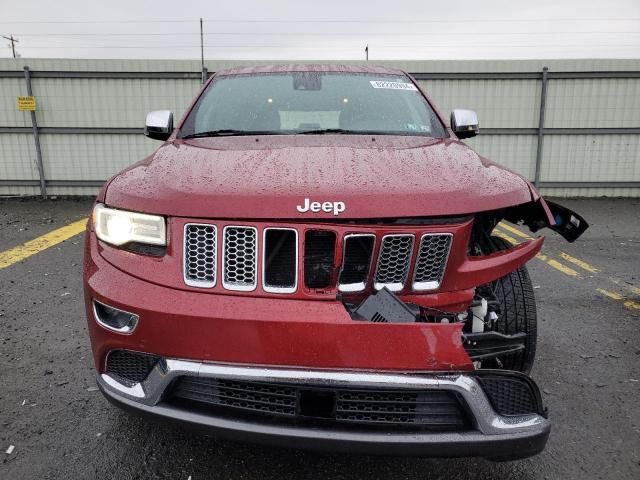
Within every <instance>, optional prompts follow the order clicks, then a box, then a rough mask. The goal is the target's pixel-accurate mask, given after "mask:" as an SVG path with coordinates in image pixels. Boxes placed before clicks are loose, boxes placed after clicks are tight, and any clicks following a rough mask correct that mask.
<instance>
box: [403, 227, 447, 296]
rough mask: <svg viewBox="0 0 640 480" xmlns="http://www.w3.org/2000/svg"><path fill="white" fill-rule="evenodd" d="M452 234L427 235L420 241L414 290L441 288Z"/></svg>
mask: <svg viewBox="0 0 640 480" xmlns="http://www.w3.org/2000/svg"><path fill="white" fill-rule="evenodd" d="M452 238H453V236H452V235H451V234H427V235H423V236H422V239H421V240H420V248H419V249H418V258H417V260H416V267H415V273H414V277H413V289H414V290H435V289H436V288H438V287H439V286H440V283H441V282H442V277H443V275H444V270H445V267H446V265H447V259H448V258H449V250H450V249H451V239H452Z"/></svg>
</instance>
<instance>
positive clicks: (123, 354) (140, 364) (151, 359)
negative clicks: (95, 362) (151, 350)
mask: <svg viewBox="0 0 640 480" xmlns="http://www.w3.org/2000/svg"><path fill="white" fill-rule="evenodd" d="M158 360H159V357H157V356H155V355H148V354H145V353H137V352H129V351H127V350H113V351H111V352H109V355H108V356H107V373H109V374H110V375H111V376H113V377H115V378H116V379H117V380H118V381H120V382H121V383H123V384H125V385H128V386H132V385H135V384H136V383H140V382H142V381H143V380H144V379H145V378H147V375H149V372H150V371H151V370H152V369H153V367H154V366H155V365H156V363H157V362H158Z"/></svg>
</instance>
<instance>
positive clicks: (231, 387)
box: [172, 377, 296, 416]
mask: <svg viewBox="0 0 640 480" xmlns="http://www.w3.org/2000/svg"><path fill="white" fill-rule="evenodd" d="M172 395H173V396H174V397H178V398H183V399H187V400H193V401H196V402H202V403H206V404H209V405H219V406H226V407H232V408H238V409H242V410H249V411H253V412H259V413H270V414H274V415H290V416H293V415H295V413H296V390H295V389H294V388H293V387H289V386H281V385H269V384H264V383H258V382H240V381H231V380H219V379H215V378H197V377H181V378H180V379H179V380H178V381H177V383H176V385H175V386H174V388H173V391H172Z"/></svg>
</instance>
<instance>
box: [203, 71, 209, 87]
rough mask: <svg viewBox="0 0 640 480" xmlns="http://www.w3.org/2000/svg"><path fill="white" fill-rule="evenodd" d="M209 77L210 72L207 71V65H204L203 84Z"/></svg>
mask: <svg viewBox="0 0 640 480" xmlns="http://www.w3.org/2000/svg"><path fill="white" fill-rule="evenodd" d="M208 78H209V72H208V71H207V67H202V84H203V85H204V84H205V83H207V79H208Z"/></svg>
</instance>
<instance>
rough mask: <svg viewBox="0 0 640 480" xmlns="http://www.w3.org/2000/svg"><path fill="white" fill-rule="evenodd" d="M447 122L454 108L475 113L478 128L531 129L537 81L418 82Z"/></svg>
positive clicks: (536, 106)
mask: <svg viewBox="0 0 640 480" xmlns="http://www.w3.org/2000/svg"><path fill="white" fill-rule="evenodd" d="M420 83H421V84H422V85H424V86H425V88H426V91H427V92H428V93H429V95H430V96H431V97H432V98H433V100H434V103H435V104H436V106H437V107H438V109H439V110H440V111H441V112H442V114H443V115H445V117H446V118H447V119H448V118H449V112H451V110H453V109H454V108H468V109H471V110H475V111H476V112H477V113H478V116H479V120H480V128H481V129H482V128H534V127H537V126H538V115H539V114H540V112H539V109H540V81H539V80H427V81H421V82H420Z"/></svg>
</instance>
